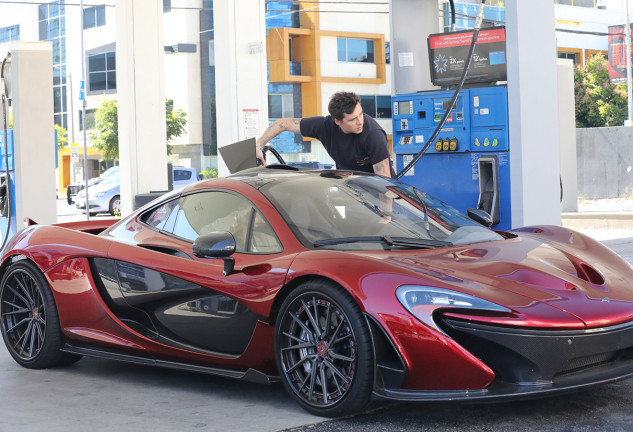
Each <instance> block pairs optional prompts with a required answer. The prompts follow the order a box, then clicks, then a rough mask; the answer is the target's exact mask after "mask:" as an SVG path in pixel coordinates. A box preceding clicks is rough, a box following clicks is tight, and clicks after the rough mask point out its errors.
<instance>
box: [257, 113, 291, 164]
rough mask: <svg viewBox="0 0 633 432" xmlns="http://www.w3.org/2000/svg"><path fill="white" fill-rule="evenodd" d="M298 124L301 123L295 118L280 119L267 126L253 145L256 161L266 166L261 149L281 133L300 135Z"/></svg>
mask: <svg viewBox="0 0 633 432" xmlns="http://www.w3.org/2000/svg"><path fill="white" fill-rule="evenodd" d="M300 122H301V119H297V118H282V119H279V120H275V122H274V123H273V124H271V125H270V126H268V129H266V130H265V131H264V133H263V134H262V136H261V137H259V139H258V140H257V143H256V144H255V148H256V150H255V152H256V154H257V159H259V160H260V161H261V163H262V165H266V160H265V159H264V153H263V152H262V149H263V148H264V146H265V145H266V144H268V142H269V141H270V140H271V139H273V138H275V137H276V136H277V135H279V134H280V133H282V132H286V131H288V132H293V133H296V134H300V133H301V128H300V127H299V123H300Z"/></svg>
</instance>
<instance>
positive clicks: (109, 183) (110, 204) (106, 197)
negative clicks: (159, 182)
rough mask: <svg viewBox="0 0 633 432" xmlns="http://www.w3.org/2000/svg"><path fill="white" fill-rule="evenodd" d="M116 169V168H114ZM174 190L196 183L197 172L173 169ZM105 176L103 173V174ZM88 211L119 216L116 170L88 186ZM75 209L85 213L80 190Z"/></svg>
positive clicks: (119, 206)
mask: <svg viewBox="0 0 633 432" xmlns="http://www.w3.org/2000/svg"><path fill="white" fill-rule="evenodd" d="M116 168H118V167H116ZM173 173H174V183H173V185H174V189H176V188H179V187H182V186H186V185H188V184H190V183H195V182H196V181H198V172H197V171H196V170H195V169H194V168H185V167H174V168H173ZM104 174H105V173H104ZM88 192H89V194H90V195H89V197H88V203H89V205H88V209H89V210H88V211H90V214H97V213H110V214H111V215H112V216H120V215H121V176H120V174H119V171H118V170H117V171H116V172H115V173H114V174H112V175H110V176H108V177H107V178H106V179H105V180H102V181H101V182H99V183H98V184H96V185H94V186H91V185H90V184H89V185H88ZM75 207H77V208H78V209H79V210H81V211H82V212H84V213H85V212H86V191H85V189H82V190H81V191H79V193H77V196H76V197H75Z"/></svg>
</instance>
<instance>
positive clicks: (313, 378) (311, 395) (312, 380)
mask: <svg viewBox="0 0 633 432" xmlns="http://www.w3.org/2000/svg"><path fill="white" fill-rule="evenodd" d="M316 370H317V368H316V359H314V361H313V362H312V364H311V367H310V390H309V391H308V397H309V398H310V399H311V400H316V399H317V398H316V395H315V394H314V385H315V384H316V373H317V371H316Z"/></svg>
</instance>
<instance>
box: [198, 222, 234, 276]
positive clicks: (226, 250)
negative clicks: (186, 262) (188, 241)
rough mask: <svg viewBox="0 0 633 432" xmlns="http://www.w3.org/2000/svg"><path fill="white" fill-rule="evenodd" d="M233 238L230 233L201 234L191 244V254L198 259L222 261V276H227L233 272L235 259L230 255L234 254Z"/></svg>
mask: <svg viewBox="0 0 633 432" xmlns="http://www.w3.org/2000/svg"><path fill="white" fill-rule="evenodd" d="M235 248H236V245H235V237H233V234H231V233H230V232H226V231H223V232H212V233H209V234H203V235H201V236H200V237H198V238H197V239H196V240H195V241H194V242H193V248H192V252H193V254H194V255H195V256H197V257H199V258H216V259H222V260H224V270H223V271H222V275H223V276H228V275H229V274H231V272H232V271H233V267H234V266H235V259H233V258H231V255H233V254H234V253H235Z"/></svg>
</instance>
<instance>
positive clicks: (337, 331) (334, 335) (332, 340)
mask: <svg viewBox="0 0 633 432" xmlns="http://www.w3.org/2000/svg"><path fill="white" fill-rule="evenodd" d="M341 327H343V321H341V322H339V323H338V327H336V330H334V333H332V337H331V338H330V341H329V342H328V345H330V346H332V345H334V340H335V339H336V335H337V334H338V333H339V332H340V331H341Z"/></svg>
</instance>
